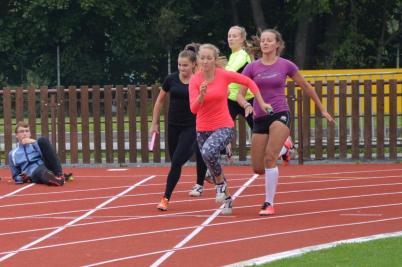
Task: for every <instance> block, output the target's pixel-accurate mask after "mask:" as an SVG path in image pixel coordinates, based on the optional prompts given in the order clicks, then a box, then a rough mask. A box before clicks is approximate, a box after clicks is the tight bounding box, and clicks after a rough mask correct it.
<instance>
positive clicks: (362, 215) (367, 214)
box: [339, 213, 383, 217]
mask: <svg viewBox="0 0 402 267" xmlns="http://www.w3.org/2000/svg"><path fill="white" fill-rule="evenodd" d="M339 216H354V217H381V216H383V214H381V213H342V214H339Z"/></svg>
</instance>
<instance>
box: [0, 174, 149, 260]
mask: <svg viewBox="0 0 402 267" xmlns="http://www.w3.org/2000/svg"><path fill="white" fill-rule="evenodd" d="M154 177H155V176H154V175H152V176H149V177H147V178H145V179H143V180H141V181H139V182H138V183H136V184H134V185H132V186H130V187H129V188H127V189H126V190H124V191H122V192H121V193H119V194H117V195H115V196H114V197H112V198H109V199H108V200H106V201H105V202H103V203H102V204H100V205H98V206H96V207H95V208H93V209H92V210H90V211H88V212H87V213H85V214H83V215H81V216H80V217H78V218H76V219H74V220H72V221H70V222H68V223H66V224H65V225H63V226H60V227H58V228H57V229H55V230H54V231H52V232H50V233H48V234H47V235H44V236H42V237H41V238H38V239H36V240H34V241H32V242H31V243H29V244H26V245H24V246H22V247H21V248H19V249H18V250H16V251H14V252H12V253H9V254H7V255H5V256H3V257H1V258H0V262H3V261H5V260H6V259H8V258H11V257H12V256H14V255H16V254H17V253H19V252H20V251H21V250H24V249H27V248H30V247H33V246H34V245H36V244H38V243H40V242H42V241H44V240H46V239H48V238H50V237H52V236H54V235H56V234H57V233H59V232H61V231H63V230H64V229H66V228H67V227H68V226H71V225H73V224H75V223H76V222H79V221H81V220H83V219H85V218H86V217H88V216H89V215H91V214H92V213H94V212H96V211H98V210H99V209H101V208H102V207H104V206H106V205H108V204H109V203H111V202H113V201H115V200H116V199H118V198H120V197H121V196H123V195H124V194H126V193H128V192H130V191H131V190H133V189H135V188H136V187H137V186H139V185H141V184H143V183H145V182H147V181H149V180H151V179H153V178H154Z"/></svg>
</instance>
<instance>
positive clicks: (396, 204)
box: [0, 202, 402, 255]
mask: <svg viewBox="0 0 402 267" xmlns="http://www.w3.org/2000/svg"><path fill="white" fill-rule="evenodd" d="M396 206H402V202H400V203H393V204H384V205H375V206H362V207H355V208H343V209H334V210H319V211H312V212H304V213H295V214H287V215H275V216H274V217H269V216H266V217H260V216H259V217H257V218H254V219H245V220H237V221H226V222H220V223H211V224H209V225H207V227H215V226H226V225H232V224H240V223H250V222H255V221H265V220H269V221H272V220H276V219H284V218H293V217H298V216H309V215H321V214H326V213H335V212H340V211H352V210H359V209H373V208H387V207H396ZM236 208H237V207H236ZM76 226H82V225H78V224H76V225H73V226H71V227H76ZM198 226H199V225H194V226H184V227H179V228H169V229H166V228H163V229H161V230H154V231H149V232H139V233H130V234H124V235H114V236H109V237H99V238H94V239H87V240H79V241H72V242H66V243H59V244H52V245H46V246H38V247H34V248H28V249H25V250H23V251H35V250H41V249H48V248H55V247H63V246H69V245H79V244H88V243H92V242H98V241H106V240H114V239H120V238H130V237H136V236H144V235H152V234H160V233H166V232H173V231H182V230H189V229H195V228H197V227H198ZM52 229H53V228H52ZM46 230H50V229H46ZM11 252H13V251H5V252H0V255H3V254H8V253H11Z"/></svg>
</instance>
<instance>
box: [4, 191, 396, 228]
mask: <svg viewBox="0 0 402 267" xmlns="http://www.w3.org/2000/svg"><path fill="white" fill-rule="evenodd" d="M303 191H307V192H313V191H322V189H310V190H308V189H306V190H303ZM292 192H293V193H298V192H300V191H292ZM279 193H282V194H284V193H287V192H278V193H277V194H279ZM398 194H402V191H397V192H388V193H375V194H363V195H349V196H337V197H331V198H319V199H307V200H299V201H288V202H279V203H277V204H276V205H283V204H295V203H303V202H315V201H328V200H340V199H349V198H360V197H374V196H389V195H398ZM262 195H264V193H262V194H250V195H243V196H239V198H246V197H258V196H262ZM211 199H213V198H203V199H199V200H193V199H185V200H180V202H181V203H184V202H198V201H209V200H211ZM172 203H174V202H172ZM155 204H157V203H155V202H149V203H140V204H130V205H121V206H114V207H113V206H112V207H105V208H102V209H100V210H112V209H124V208H129V207H140V206H149V205H155ZM253 206H259V205H253ZM253 206H250V207H253ZM84 211H88V210H87V209H82V210H69V211H62V212H53V213H41V214H32V215H24V216H16V217H0V221H5V220H19V219H31V218H35V217H40V216H51V215H60V214H66V213H67V214H70V213H74V212H84ZM204 211H210V210H204ZM192 212H194V211H191V212H190V213H192ZM185 213H188V212H184V213H182V214H185ZM156 216H167V215H156ZM141 218H147V217H146V216H145V217H144V216H143V217H141Z"/></svg>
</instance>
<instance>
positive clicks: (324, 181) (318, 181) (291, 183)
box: [0, 175, 402, 207]
mask: <svg viewBox="0 0 402 267" xmlns="http://www.w3.org/2000/svg"><path fill="white" fill-rule="evenodd" d="M307 176H308V175H307ZM109 177H110V176H109ZM285 177H289V176H281V178H285ZM387 178H402V175H390V176H369V177H350V178H347V177H344V178H326V179H325V180H318V179H313V180H303V181H292V182H281V181H279V183H278V184H279V185H295V184H310V183H328V182H344V181H353V182H355V181H360V180H374V179H375V180H378V179H387ZM243 180H244V178H231V179H230V181H243ZM257 180H258V179H257ZM262 180H263V179H262ZM165 184H166V182H164V183H153V184H152V183H150V184H146V185H142V186H144V187H151V186H165ZM180 184H182V185H185V184H191V185H193V184H194V182H187V181H180ZM258 186H261V185H259V184H258V185H251V186H250V187H258ZM127 187H128V186H109V187H99V188H86V189H76V190H66V191H54V192H46V193H40V192H38V193H28V194H19V195H15V196H12V197H25V196H40V195H57V194H63V195H64V194H66V193H79V192H91V191H103V190H105V191H109V190H111V189H122V188H127ZM208 190H215V189H214V188H210V189H209V188H206V189H205V190H204V191H208ZM175 192H176V193H187V192H188V190H180V191H179V190H178V191H175ZM149 194H154V195H157V194H158V195H160V194H163V192H154V193H149ZM149 194H148V193H147V194H135V195H127V196H143V195H149ZM0 207H1V206H0Z"/></svg>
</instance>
